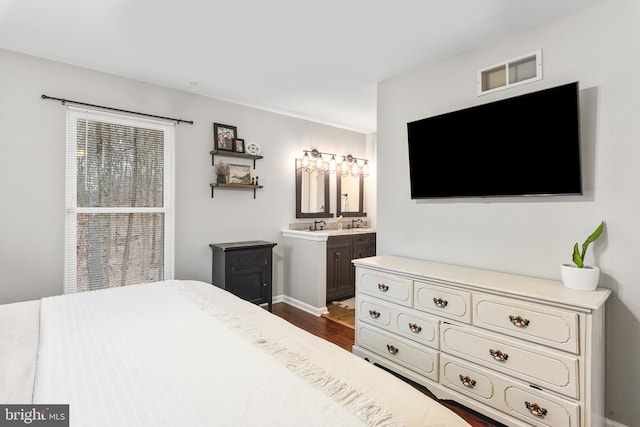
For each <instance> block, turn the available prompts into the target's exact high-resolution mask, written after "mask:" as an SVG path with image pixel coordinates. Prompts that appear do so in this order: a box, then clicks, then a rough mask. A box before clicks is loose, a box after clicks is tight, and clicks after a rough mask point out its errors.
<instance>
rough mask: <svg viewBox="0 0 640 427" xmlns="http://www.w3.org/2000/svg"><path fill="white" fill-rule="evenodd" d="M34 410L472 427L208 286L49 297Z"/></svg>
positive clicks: (144, 418)
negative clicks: (51, 407) (62, 407)
mask: <svg viewBox="0 0 640 427" xmlns="http://www.w3.org/2000/svg"><path fill="white" fill-rule="evenodd" d="M40 316H41V319H40V325H41V326H40V327H41V330H40V340H39V350H38V365H37V373H36V380H35V388H34V395H33V402H34V403H43V404H54V403H68V404H70V419H71V425H72V426H88V425H90V426H102V425H104V426H127V425H132V426H133V425H136V426H147V425H153V426H163V425H166V426H183V425H184V426H198V425H202V426H239V425H243V426H252V425H261V426H262V425H266V426H269V425H272V426H288V425H291V426H302V425H304V426H313V425H318V426H325V425H326V426H329V425H330V426H352V425H403V424H404V425H425V426H427V425H430V426H438V425H440V426H456V425H466V423H464V422H463V421H462V420H461V419H460V418H458V417H457V416H456V415H454V414H453V413H452V412H450V411H449V410H447V409H445V408H443V407H441V406H439V405H438V404H436V403H435V402H432V401H431V400H430V399H428V398H426V397H424V396H423V395H421V394H420V393H419V392H417V391H415V390H414V389H413V388H412V387H410V386H408V385H407V384H405V383H403V382H401V381H399V380H397V379H396V378H394V377H392V376H390V375H389V374H387V373H385V372H383V371H381V370H380V369H378V368H375V367H373V366H371V365H369V364H368V363H366V362H365V361H363V360H361V359H359V358H357V357H355V356H353V355H350V354H349V353H347V352H345V351H344V350H342V349H340V348H338V347H336V346H334V345H332V344H330V343H328V342H326V341H323V340H320V339H318V338H316V337H313V336H311V335H309V334H307V333H306V332H304V331H301V330H299V329H297V328H294V327H292V326H291V325H289V324H288V323H287V322H285V321H283V320H282V319H279V318H277V317H276V316H273V315H271V314H270V313H268V312H266V311H265V310H262V309H259V308H258V307H256V306H254V305H252V304H249V303H247V302H246V301H242V300H240V299H238V298H236V297H235V296H233V295H231V294H229V293H226V292H224V291H221V290H219V289H218V288H216V287H214V286H211V285H208V284H205V283H201V282H178V281H170V282H161V283H155V284H145V285H135V286H128V287H124V288H118V289H108V290H103V291H93V292H86V293H82V294H72V295H66V296H60V297H51V298H45V299H43V300H42V301H41V308H40Z"/></svg>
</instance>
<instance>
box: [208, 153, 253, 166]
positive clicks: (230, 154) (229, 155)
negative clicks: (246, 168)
mask: <svg viewBox="0 0 640 427" xmlns="http://www.w3.org/2000/svg"><path fill="white" fill-rule="evenodd" d="M210 154H211V166H213V165H214V163H215V160H214V159H215V157H216V156H223V157H237V158H241V159H250V160H253V168H254V169H255V168H256V160H260V159H262V158H263V156H254V155H253V154H245V153H236V152H235V151H225V150H213V151H211V152H210Z"/></svg>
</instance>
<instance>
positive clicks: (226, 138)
mask: <svg viewBox="0 0 640 427" xmlns="http://www.w3.org/2000/svg"><path fill="white" fill-rule="evenodd" d="M237 136H238V128H237V127H235V126H229V125H223V124H220V123H214V124H213V137H214V138H215V149H216V150H226V151H233V144H234V142H235V140H236V137H237ZM242 147H243V148H244V143H243V144H242Z"/></svg>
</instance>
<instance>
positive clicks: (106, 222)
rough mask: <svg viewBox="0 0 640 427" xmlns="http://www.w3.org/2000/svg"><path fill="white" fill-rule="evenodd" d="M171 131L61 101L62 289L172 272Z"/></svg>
mask: <svg viewBox="0 0 640 427" xmlns="http://www.w3.org/2000/svg"><path fill="white" fill-rule="evenodd" d="M174 130H175V128H174V125H173V124H167V123H164V122H156V121H149V120H144V119H137V118H132V117H129V116H122V115H116V114H109V113H103V112H99V111H87V110H82V109H77V108H73V107H68V110H67V168H66V215H65V278H64V281H65V293H68V292H76V291H85V290H93V289H101V288H106V287H114V286H124V285H130V284H134V283H146V282H154V281H159V280H167V279H172V278H173V217H174V206H173V203H174V202H173V200H174V197H173V189H174V183H173V181H174V170H173V160H174V159H173V157H174V148H173V145H174Z"/></svg>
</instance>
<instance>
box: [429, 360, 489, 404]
mask: <svg viewBox="0 0 640 427" xmlns="http://www.w3.org/2000/svg"><path fill="white" fill-rule="evenodd" d="M440 384H442V385H444V386H446V387H449V388H451V389H454V390H456V391H458V392H460V393H462V394H466V395H467V396H470V397H473V398H474V399H477V400H480V401H482V402H484V403H489V402H492V401H493V400H495V399H496V393H498V390H497V385H496V384H495V381H494V380H493V378H492V375H491V373H489V372H487V373H485V372H482V368H480V367H478V366H473V365H470V364H467V363H464V362H461V361H459V360H456V359H454V358H453V357H451V356H449V355H448V354H446V353H442V354H441V355H440ZM498 398H499V396H498ZM492 406H497V405H496V404H492Z"/></svg>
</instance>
